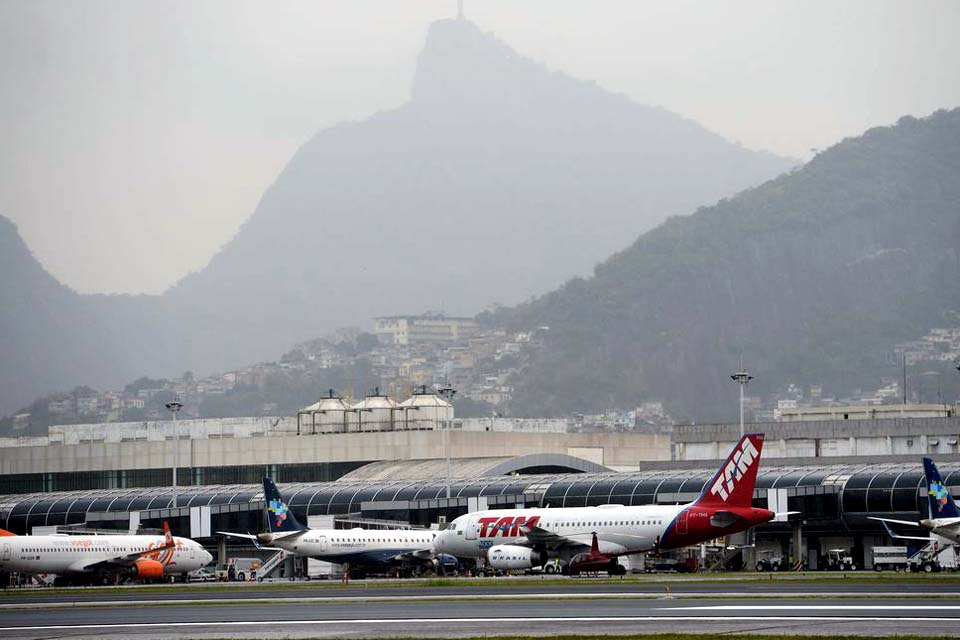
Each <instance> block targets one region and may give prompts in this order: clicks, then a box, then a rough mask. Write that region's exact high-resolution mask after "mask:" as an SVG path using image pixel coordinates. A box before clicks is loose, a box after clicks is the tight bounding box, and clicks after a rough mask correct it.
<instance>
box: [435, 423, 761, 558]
mask: <svg viewBox="0 0 960 640" xmlns="http://www.w3.org/2000/svg"><path fill="white" fill-rule="evenodd" d="M762 448H763V434H748V435H745V436H743V438H742V439H741V440H740V442H738V443H737V445H736V446H735V447H734V449H733V451H732V452H731V453H730V455H729V456H728V457H727V459H726V460H725V461H724V463H723V465H722V466H721V467H720V469H719V470H718V471H717V473H716V474H715V475H714V476H713V478H712V479H711V480H710V482H708V483H707V485H706V486H705V487H704V489H703V492H702V493H701V494H700V497H699V498H697V499H696V500H694V501H693V502H691V503H689V504H683V505H643V506H633V507H626V506H623V505H617V504H608V505H601V506H598V507H563V508H559V509H550V508H539V509H499V510H491V511H479V512H476V513H468V514H467V515H464V516H460V517H459V518H457V519H456V520H454V521H453V522H452V523H451V524H450V526H449V527H448V528H447V529H446V530H445V531H442V532H441V533H440V535H439V536H437V541H436V547H437V550H438V551H441V552H443V553H449V554H452V555H454V556H458V557H468V558H486V559H487V562H488V564H489V565H490V566H491V567H492V568H494V569H529V568H532V567H536V566H540V565H543V564H544V563H546V562H547V561H548V560H549V559H551V558H560V559H561V560H564V561H566V562H567V563H568V567H569V570H570V572H571V573H578V572H580V571H594V570H606V571H608V572H609V573H611V574H615V573H622V571H623V567H622V566H620V565H619V564H618V563H617V560H616V559H617V556H622V555H627V554H631V553H639V552H644V551H650V550H660V549H676V548H679V547H686V546H689V545H693V544H699V543H701V542H706V541H708V540H713V539H714V538H718V537H720V536H726V535H730V534H732V533H737V532H740V531H744V530H746V529H749V528H750V527H753V526H756V525H758V524H762V523H764V522H769V521H770V520H772V519H773V518H774V516H775V515H776V514H775V513H774V512H773V511H769V510H767V509H758V508H754V507H753V506H752V500H753V489H754V485H755V484H756V479H757V468H758V467H759V465H760V450H761V449H762Z"/></svg>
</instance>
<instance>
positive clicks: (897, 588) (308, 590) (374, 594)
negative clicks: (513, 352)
mask: <svg viewBox="0 0 960 640" xmlns="http://www.w3.org/2000/svg"><path fill="white" fill-rule="evenodd" d="M668 589H669V594H670V595H677V596H680V595H689V596H697V597H703V596H710V597H714V596H720V597H722V596H733V597H739V596H744V595H756V596H760V597H783V596H789V595H793V596H796V597H810V596H820V595H823V594H831V595H834V596H840V597H844V596H846V597H849V596H862V595H868V596H875V597H882V596H891V597H899V596H904V595H906V596H907V597H918V596H921V595H922V594H930V595H938V596H940V595H953V596H956V597H957V598H960V580H951V579H939V578H937V577H933V578H930V579H926V580H893V579H884V580H869V579H868V580H856V579H850V580H842V581H834V582H825V581H814V580H727V581H694V580H686V581H680V580H673V581H653V580H644V581H629V580H623V581H619V580H609V581H603V582H593V581H590V582H587V581H578V580H569V581H568V582H567V583H565V584H539V581H537V580H524V579H518V580H516V582H515V583H513V584H503V583H499V584H497V585H491V584H484V582H483V581H466V580H465V581H463V584H462V585H460V584H457V583H456V582H454V583H453V584H452V586H442V587H436V586H425V585H424V584H423V583H418V582H417V581H409V582H407V583H402V584H393V585H390V586H385V585H383V584H380V583H377V582H354V583H353V584H352V585H350V586H342V585H340V584H337V583H329V582H321V583H310V584H304V583H293V584H291V585H288V584H285V583H273V584H234V583H231V584H227V585H223V584H220V583H213V584H209V583H208V584H195V585H189V586H184V585H163V586H161V587H152V588H150V589H142V588H137V587H133V588H129V589H123V590H120V591H118V590H116V589H114V588H109V587H108V588H81V589H66V590H63V591H59V592H55V593H50V592H47V591H45V590H42V589H35V590H24V591H16V590H11V591H9V592H5V593H2V594H0V608H2V607H3V606H4V603H57V602H64V601H68V602H103V601H114V602H150V601H155V600H163V601H165V602H170V601H181V600H189V601H194V600H231V601H233V600H262V599H264V598H269V599H271V600H274V599H287V598H290V599H310V598H340V597H357V598H381V597H395V596H400V595H405V596H410V597H414V596H416V597H457V596H464V597H474V596H486V595H489V596H502V595H517V594H529V593H536V594H563V595H570V594H578V595H584V596H592V595H600V596H603V595H608V594H632V595H643V594H646V595H648V596H664V595H667V592H668Z"/></svg>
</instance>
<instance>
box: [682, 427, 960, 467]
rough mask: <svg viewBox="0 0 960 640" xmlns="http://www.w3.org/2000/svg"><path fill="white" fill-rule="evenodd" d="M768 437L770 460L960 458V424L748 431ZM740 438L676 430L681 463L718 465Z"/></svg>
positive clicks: (728, 431)
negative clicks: (869, 457)
mask: <svg viewBox="0 0 960 640" xmlns="http://www.w3.org/2000/svg"><path fill="white" fill-rule="evenodd" d="M746 430H747V431H748V432H759V433H764V434H766V440H765V441H764V447H763V455H764V457H765V458H832V457H850V456H891V455H902V456H907V455H926V454H951V453H954V454H955V453H958V452H960V445H958V443H960V418H957V417H950V418H903V419H885V420H823V421H819V422H800V423H782V422H766V423H760V424H751V425H747V429H746ZM739 437H740V430H739V426H737V425H731V424H714V425H682V426H678V427H675V428H674V432H673V440H674V442H675V443H676V448H677V459H678V460H717V459H719V458H723V457H724V456H726V454H727V453H728V452H729V451H730V449H731V448H733V445H734V444H736V442H737V440H738V439H739Z"/></svg>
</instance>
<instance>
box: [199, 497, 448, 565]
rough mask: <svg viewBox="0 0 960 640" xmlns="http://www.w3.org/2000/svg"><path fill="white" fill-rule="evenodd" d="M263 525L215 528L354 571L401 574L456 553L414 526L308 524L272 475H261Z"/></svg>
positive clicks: (443, 562)
mask: <svg viewBox="0 0 960 640" xmlns="http://www.w3.org/2000/svg"><path fill="white" fill-rule="evenodd" d="M263 498H264V500H265V501H266V503H267V504H266V508H265V512H266V516H267V528H268V529H269V531H267V532H264V533H258V534H249V533H233V532H229V531H218V532H217V533H218V534H219V535H223V536H227V537H231V538H240V539H244V540H249V541H251V542H253V543H254V544H255V545H257V546H258V547H260V546H264V547H269V548H273V549H283V550H284V551H288V552H290V553H293V554H295V555H298V556H306V557H309V558H314V559H316V560H324V561H326V562H332V563H334V564H341V565H349V567H348V570H351V571H353V572H355V574H356V575H358V576H363V575H365V574H366V571H367V569H369V568H374V567H391V566H396V567H397V568H398V569H399V570H400V571H401V573H402V574H412V573H422V572H424V571H428V570H442V569H444V568H447V567H449V566H450V565H451V564H454V566H455V563H456V558H453V557H450V556H446V557H441V556H437V554H436V553H435V552H434V547H433V541H434V539H435V538H436V536H437V532H436V531H424V530H414V529H360V528H354V529H308V528H307V527H305V526H303V525H302V524H300V522H298V521H297V518H296V516H295V515H294V514H293V511H291V510H290V507H289V506H288V505H287V503H286V502H284V501H283V498H282V497H281V496H280V491H279V490H278V489H277V485H276V484H274V482H273V480H272V479H271V478H264V479H263Z"/></svg>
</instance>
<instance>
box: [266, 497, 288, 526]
mask: <svg viewBox="0 0 960 640" xmlns="http://www.w3.org/2000/svg"><path fill="white" fill-rule="evenodd" d="M267 511H269V512H270V513H272V514H273V515H274V516H275V517H276V523H275V524H274V525H273V526H275V527H279V526H280V525H282V524H283V521H284V520H286V519H287V511H288V508H287V505H286V503H285V502H283V501H282V500H271V501H270V504H268V505H267Z"/></svg>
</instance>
